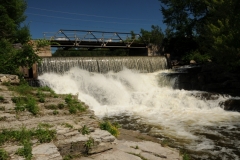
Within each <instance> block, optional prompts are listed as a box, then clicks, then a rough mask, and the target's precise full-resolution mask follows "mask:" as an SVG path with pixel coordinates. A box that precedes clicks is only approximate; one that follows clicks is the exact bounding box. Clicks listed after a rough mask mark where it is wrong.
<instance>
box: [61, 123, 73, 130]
mask: <svg viewBox="0 0 240 160" xmlns="http://www.w3.org/2000/svg"><path fill="white" fill-rule="evenodd" d="M62 125H64V126H65V127H67V128H70V129H72V128H73V126H72V125H71V124H69V123H63V124H62Z"/></svg>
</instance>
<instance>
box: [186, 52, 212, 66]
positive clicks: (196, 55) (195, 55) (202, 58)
mask: <svg viewBox="0 0 240 160" xmlns="http://www.w3.org/2000/svg"><path fill="white" fill-rule="evenodd" d="M209 59H211V57H210V56H209V55H208V54H201V53H200V52H199V51H193V52H191V53H190V54H187V55H185V56H184V57H183V58H182V60H183V61H185V62H186V63H189V61H190V60H195V61H196V62H197V63H205V62H208V60H209Z"/></svg>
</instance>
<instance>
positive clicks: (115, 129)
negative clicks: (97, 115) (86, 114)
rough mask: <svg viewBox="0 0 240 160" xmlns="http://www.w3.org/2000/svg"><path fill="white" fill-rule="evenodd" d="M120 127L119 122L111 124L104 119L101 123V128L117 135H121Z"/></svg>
mask: <svg viewBox="0 0 240 160" xmlns="http://www.w3.org/2000/svg"><path fill="white" fill-rule="evenodd" d="M118 128H119V125H118V124H111V123H110V122H109V121H104V122H101V123H100V129H102V130H106V131H108V132H109V133H111V134H112V135H113V136H115V137H117V136H118V135H119V130H118Z"/></svg>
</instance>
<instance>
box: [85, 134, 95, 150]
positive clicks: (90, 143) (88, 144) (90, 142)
mask: <svg viewBox="0 0 240 160" xmlns="http://www.w3.org/2000/svg"><path fill="white" fill-rule="evenodd" d="M93 145H94V139H93V138H92V137H89V139H88V140H87V141H86V142H85V143H84V147H85V151H86V153H87V154H88V152H89V150H90V149H91V148H92V146H93Z"/></svg>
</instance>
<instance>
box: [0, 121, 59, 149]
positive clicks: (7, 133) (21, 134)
mask: <svg viewBox="0 0 240 160" xmlns="http://www.w3.org/2000/svg"><path fill="white" fill-rule="evenodd" d="M48 127H49V126H46V124H40V125H39V126H38V127H37V128H33V129H26V128H25V127H23V128H21V130H2V131H1V132H0V145H3V144H4V143H5V142H8V141H11V142H20V143H22V144H23V143H24V142H25V141H30V140H31V139H33V138H36V139H38V141H39V142H40V143H45V142H50V141H51V140H53V139H55V137H56V130H50V129H49V128H48Z"/></svg>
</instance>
